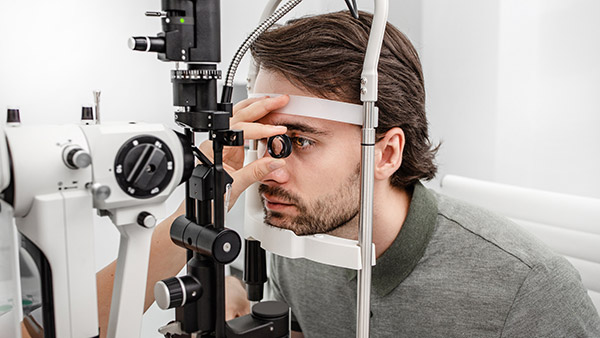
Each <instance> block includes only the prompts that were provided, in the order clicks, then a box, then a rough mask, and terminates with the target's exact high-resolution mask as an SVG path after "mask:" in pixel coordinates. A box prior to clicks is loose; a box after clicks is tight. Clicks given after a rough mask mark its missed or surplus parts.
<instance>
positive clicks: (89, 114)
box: [81, 106, 94, 121]
mask: <svg viewBox="0 0 600 338" xmlns="http://www.w3.org/2000/svg"><path fill="white" fill-rule="evenodd" d="M81 120H82V121H91V120H92V121H93V120H94V110H93V109H92V107H85V106H84V107H81Z"/></svg>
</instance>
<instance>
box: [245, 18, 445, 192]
mask: <svg viewBox="0 0 600 338" xmlns="http://www.w3.org/2000/svg"><path fill="white" fill-rule="evenodd" d="M372 19H373V16H372V15H371V14H368V13H364V12H361V13H360V19H358V20H356V19H354V18H353V17H352V16H351V15H350V14H349V13H348V12H347V11H344V12H336V13H328V14H323V15H318V16H311V17H304V18H300V19H295V20H292V21H290V22H288V23H287V24H285V25H284V26H280V27H277V28H272V29H271V30H269V31H267V32H265V33H263V34H262V36H261V37H259V38H258V40H256V42H255V43H254V45H253V46H252V49H251V50H252V55H253V57H254V59H255V60H256V62H257V63H258V65H259V66H260V67H261V68H263V69H268V70H269V71H274V72H276V73H279V74H281V75H283V76H284V77H285V78H286V79H287V80H288V81H290V82H291V83H292V84H294V85H295V86H297V87H299V88H302V89H305V90H307V91H308V92H310V93H312V94H313V95H316V96H318V97H321V98H329V99H337V100H341V101H345V102H350V103H358V104H360V103H361V102H360V75H361V72H362V66H363V60H364V55H365V50H366V46H367V41H368V40H369V30H370V27H371V22H372ZM378 73H379V84H378V85H379V95H378V101H377V106H378V107H379V121H378V122H379V126H378V128H377V135H378V137H379V138H381V137H382V136H383V135H384V134H385V133H386V132H387V131H388V130H390V129H391V128H394V127H400V128H402V130H403V131H404V134H405V137H406V144H405V146H404V152H403V159H402V165H401V166H400V168H399V169H398V170H397V171H396V172H395V173H394V175H392V177H391V178H390V184H391V185H393V186H395V187H398V188H408V187H412V186H413V185H414V184H415V183H416V182H417V181H418V180H420V179H425V180H430V179H432V178H433V177H434V176H435V173H436V171H437V166H436V165H435V163H434V159H435V154H436V152H437V149H438V148H439V146H438V147H435V148H434V147H433V146H432V144H431V142H430V141H429V137H428V131H427V118H426V116H425V88H424V84H423V73H422V70H421V64H420V62H419V56H418V55H417V52H416V51H415V49H414V47H413V46H412V44H411V43H410V41H409V40H408V39H407V38H406V36H404V34H402V33H401V32H400V31H399V30H398V29H397V28H395V27H394V26H392V25H391V24H389V23H388V24H387V27H386V32H385V37H384V41H383V47H382V49H381V56H380V61H379V66H378Z"/></svg>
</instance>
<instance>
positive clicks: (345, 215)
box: [258, 165, 360, 236]
mask: <svg viewBox="0 0 600 338" xmlns="http://www.w3.org/2000/svg"><path fill="white" fill-rule="evenodd" d="M258 192H259V193H261V194H262V193H267V194H268V195H271V196H276V197H278V198H281V199H284V200H285V201H286V203H289V204H293V205H294V206H295V207H296V209H297V215H295V216H291V215H286V214H284V213H280V212H277V211H272V210H269V209H267V208H266V206H265V204H264V198H262V197H261V198H262V199H263V209H264V211H265V218H264V222H265V223H266V224H268V225H270V226H273V227H277V228H283V229H288V230H292V231H293V232H294V233H295V234H296V235H298V236H303V235H314V234H318V233H327V232H330V231H333V230H335V229H337V228H339V227H341V226H343V225H345V224H347V223H349V222H351V221H352V220H354V219H355V218H357V216H358V212H359V210H360V165H359V166H358V167H357V170H355V172H353V173H352V174H351V175H350V176H348V178H346V180H344V182H342V184H341V185H340V186H339V187H338V188H337V189H335V190H334V191H333V192H332V193H331V194H327V195H325V196H321V197H319V198H318V199H316V200H314V201H309V202H304V201H302V200H301V198H300V197H298V196H297V195H295V194H293V193H291V192H289V191H287V190H285V189H283V188H281V187H277V186H274V187H270V186H267V185H264V184H261V185H260V186H259V188H258Z"/></svg>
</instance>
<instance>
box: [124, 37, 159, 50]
mask: <svg viewBox="0 0 600 338" xmlns="http://www.w3.org/2000/svg"><path fill="white" fill-rule="evenodd" d="M127 45H128V46H129V48H130V49H132V50H139V51H142V52H158V53H164V52H165V39H163V38H153V37H149V36H134V37H131V38H129V41H127Z"/></svg>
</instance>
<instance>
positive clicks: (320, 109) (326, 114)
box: [249, 93, 363, 126]
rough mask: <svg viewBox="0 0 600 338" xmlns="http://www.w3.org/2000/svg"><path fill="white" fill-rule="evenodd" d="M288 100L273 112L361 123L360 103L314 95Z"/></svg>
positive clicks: (260, 94)
mask: <svg viewBox="0 0 600 338" xmlns="http://www.w3.org/2000/svg"><path fill="white" fill-rule="evenodd" d="M281 95H282V94H263V93H255V94H250V95H249V97H251V98H254V97H264V96H270V97H278V96H281ZM289 97H290V102H288V104H286V105H285V106H284V107H283V108H280V109H277V110H274V111H273V112H274V113H281V114H289V115H298V116H306V117H314V118H318V119H325V120H331V121H337V122H343V123H349V124H356V125H359V126H362V125H363V106H362V105H360V104H353V103H346V102H340V101H332V100H326V99H319V98H316V97H307V96H297V95H289Z"/></svg>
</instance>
